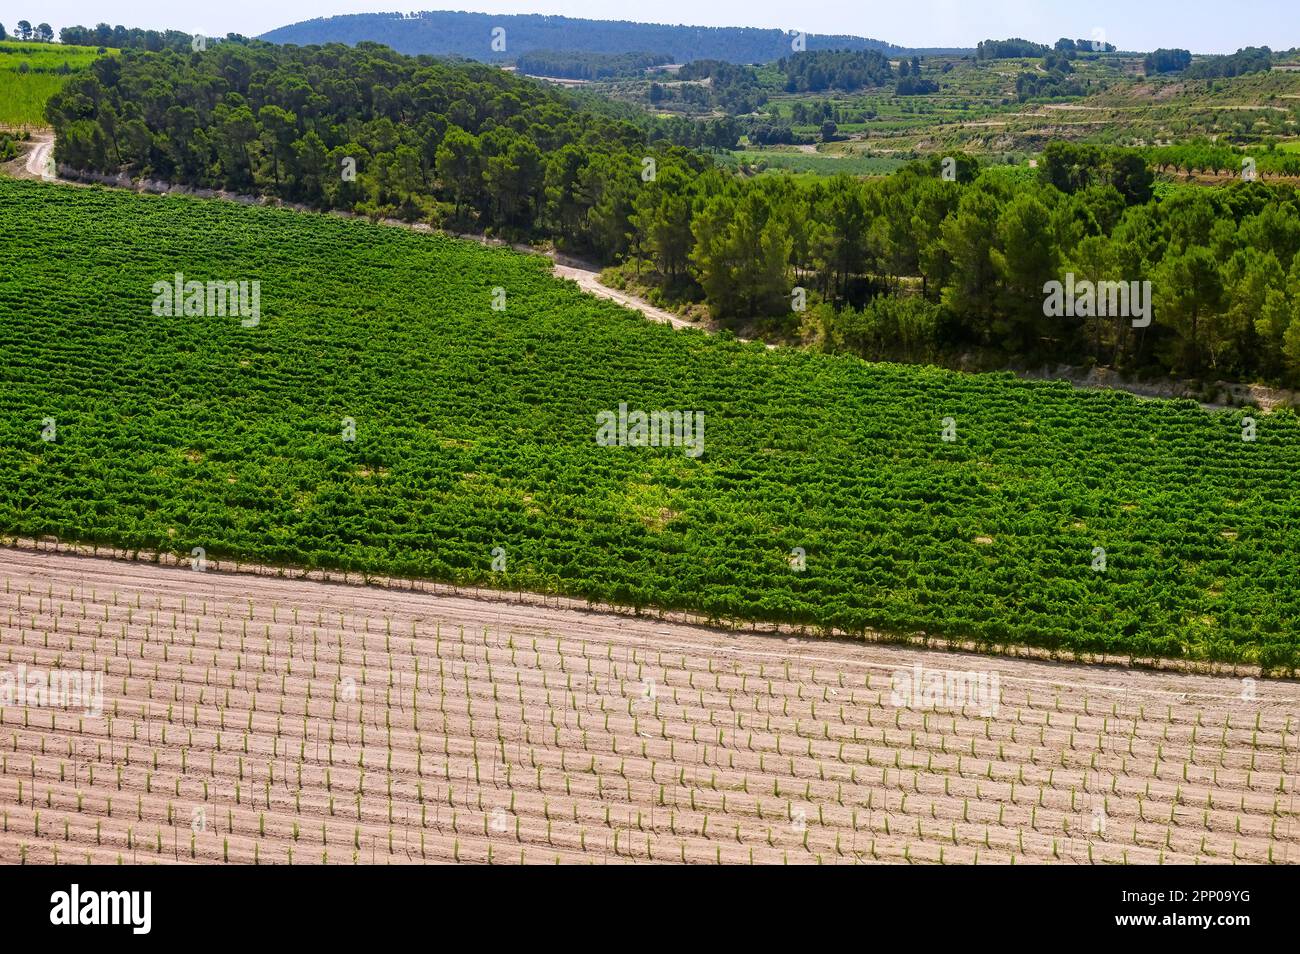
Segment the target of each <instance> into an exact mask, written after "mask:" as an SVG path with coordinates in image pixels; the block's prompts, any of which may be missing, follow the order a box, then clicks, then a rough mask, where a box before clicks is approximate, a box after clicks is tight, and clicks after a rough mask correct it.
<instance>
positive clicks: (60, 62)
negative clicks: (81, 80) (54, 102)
mask: <svg viewBox="0 0 1300 954" xmlns="http://www.w3.org/2000/svg"><path fill="white" fill-rule="evenodd" d="M110 52H114V53H116V52H117V51H116V50H112V51H110ZM101 55H103V54H101V53H99V52H97V51H96V49H95V47H93V46H60V45H59V44H57V43H20V42H17V41H5V42H0V126H44V125H46V122H45V101H46V100H48V99H49V98H50V97H51V96H53V95H54V94H55V93H57V92H58V91H59V90H60V89H62V88H63V84H64V83H66V82H67V81H68V76H69V75H71V74H73V73H78V72H81V71H83V70H85V69H86V68H87V67H89V66H90V64H91V63H93V62H94V61H95V60H97V59H99V57H100V56H101ZM24 65H25V66H26V69H25V70H24V69H23V67H24Z"/></svg>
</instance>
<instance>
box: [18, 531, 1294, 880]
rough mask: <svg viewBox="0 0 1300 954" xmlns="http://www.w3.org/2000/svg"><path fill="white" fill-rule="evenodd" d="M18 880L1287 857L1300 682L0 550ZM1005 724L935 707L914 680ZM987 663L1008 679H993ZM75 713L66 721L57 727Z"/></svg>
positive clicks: (961, 709) (965, 710) (963, 708)
mask: <svg viewBox="0 0 1300 954" xmlns="http://www.w3.org/2000/svg"><path fill="white" fill-rule="evenodd" d="M0 653H3V657H4V659H3V665H4V674H5V675H6V676H7V675H9V674H11V673H14V672H19V673H22V674H23V677H24V678H25V679H27V680H28V681H29V682H30V680H31V678H32V677H31V674H33V673H41V674H45V673H66V672H69V671H75V672H77V673H78V674H84V675H88V676H95V677H97V678H98V679H99V680H100V685H101V690H100V692H101V695H100V696H99V697H97V698H94V699H90V698H85V699H80V700H77V701H78V702H80V703H82V704H80V705H71V704H63V705H54V704H52V703H48V702H47V704H44V705H33V704H28V705H26V706H23V707H18V708H16V707H3V708H0V718H2V719H3V721H2V722H0V743H3V744H0V862H4V863H24V864H49V863H73V864H80V863H102V864H114V863H129V864H152V863H161V864H172V863H185V864H190V863H208V864H264V865H271V864H274V865H284V864H295V865H304V864H311V865H316V864H356V863H367V864H369V863H379V864H388V863H403V864H405V863H416V864H418V863H434V862H463V863H464V862H469V863H480V864H481V863H488V864H551V863H573V862H595V863H626V862H634V861H640V862H647V861H649V862H660V863H688V864H854V863H865V864H870V863H887V862H893V863H913V864H1008V863H1011V864H1023V863H1036V864H1041V863H1075V864H1098V865H1100V864H1239V863H1242V864H1288V863H1294V862H1295V861H1296V860H1297V857H1298V855H1297V852H1298V851H1300V843H1298V842H1300V828H1297V827H1296V825H1295V821H1296V819H1295V811H1294V793H1295V780H1296V769H1297V761H1296V760H1297V756H1298V752H1300V717H1298V716H1297V714H1296V713H1297V708H1298V705H1300V694H1298V693H1297V688H1296V686H1295V684H1294V683H1287V682H1260V683H1258V684H1257V683H1255V682H1254V681H1253V680H1249V679H1245V680H1229V679H1216V678H1209V677H1203V676H1188V675H1170V674H1156V673H1133V672H1124V671H1121V670H1112V669H1106V668H1085V667H1080V666H1060V665H1055V664H1049V663H1045V662H1029V661H1015V660H1009V659H998V660H990V659H987V658H981V657H978V656H971V655H961V654H944V653H932V652H924V651H917V650H905V649H900V648H896V647H888V646H862V645H853V644H846V643H839V642H830V643H828V642H824V641H815V640H798V639H789V640H784V639H775V638H773V637H770V636H767V637H765V636H757V635H735V634H722V633H719V632H717V631H715V630H707V629H702V628H699V627H691V626H685V625H681V624H676V623H666V622H660V621H650V620H628V619H624V618H620V617H617V616H608V615H603V614H596V613H590V612H586V611H575V610H573V609H562V608H554V609H552V608H545V609H541V608H538V607H528V606H519V605H514V604H509V603H504V602H498V601H485V600H476V599H470V598H464V597H460V598H458V597H453V596H449V595H433V594H429V593H424V592H419V591H418V590H417V591H414V592H413V591H410V590H400V589H393V590H380V589H370V588H362V587H357V586H340V585H337V584H326V583H322V582H310V581H286V580H282V579H276V578H274V577H272V576H247V575H244V576H236V575H231V574H227V573H221V572H213V571H209V572H205V573H196V572H194V571H192V570H190V569H187V568H178V567H154V566H146V565H141V564H128V563H123V562H115V561H108V560H103V559H92V558H89V557H81V556H71V555H66V554H53V553H46V552H32V551H25V550H13V549H0ZM936 666H942V667H945V669H944V670H938V672H941V673H945V674H952V673H953V672H954V671H955V672H956V673H958V674H962V675H970V674H975V675H980V676H988V677H989V678H990V680H992V685H993V686H995V687H996V691H995V692H993V693H992V694H990V696H989V697H988V699H987V702H988V705H987V706H984V705H968V704H962V705H960V706H939V705H928V704H925V705H915V704H913V699H912V696H911V695H910V694H909V693H908V692H906V691H903V690H902V689H901V688H900V687H901V686H902V685H903V684H904V683H903V682H902V681H901V680H905V679H907V678H909V677H910V676H911V674H914V673H917V672H919V671H921V670H923V669H924V670H928V671H930V672H932V673H933V672H935V671H936V670H934V669H933V668H932V667H936ZM990 667H992V672H991V673H990V672H989V669H990ZM62 701H63V702H65V703H67V702H70V701H71V700H62Z"/></svg>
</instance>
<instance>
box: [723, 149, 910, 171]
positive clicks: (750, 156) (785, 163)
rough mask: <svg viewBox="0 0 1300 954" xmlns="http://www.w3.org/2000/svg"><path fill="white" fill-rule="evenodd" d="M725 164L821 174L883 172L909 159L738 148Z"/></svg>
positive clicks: (725, 158)
mask: <svg viewBox="0 0 1300 954" xmlns="http://www.w3.org/2000/svg"><path fill="white" fill-rule="evenodd" d="M722 162H723V164H725V165H743V166H747V167H750V168H753V169H756V170H758V171H761V172H766V171H769V170H776V171H783V172H795V173H816V174H818V175H826V176H833V175H839V174H841V173H842V174H844V175H850V176H883V175H888V174H889V173H891V172H894V171H896V170H898V169H900V168H902V167H903V166H904V165H906V162H905V161H904V160H902V159H893V158H887V157H879V156H856V155H848V154H844V153H804V152H794V151H783V150H778V149H738V150H736V151H735V152H731V153H727V154H725V156H724V157H723V159H722Z"/></svg>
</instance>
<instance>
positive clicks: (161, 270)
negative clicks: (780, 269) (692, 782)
mask: <svg viewBox="0 0 1300 954" xmlns="http://www.w3.org/2000/svg"><path fill="white" fill-rule="evenodd" d="M176 273H183V274H184V276H185V277H186V279H187V280H188V279H194V280H198V281H203V282H207V281H217V282H221V281H235V280H239V281H258V282H260V287H261V315H260V322H259V323H257V324H256V325H255V326H249V327H246V326H245V324H244V323H242V322H241V321H240V319H239V318H238V317H174V318H169V317H159V316H158V314H157V313H156V309H155V308H154V304H155V302H154V299H155V296H156V294H157V293H156V292H155V291H154V285H155V283H158V282H160V281H161V282H163V283H164V284H165V285H168V284H170V282H171V281H172V277H173V275H174V274H176ZM0 274H3V275H4V276H5V282H4V283H3V285H0V353H3V354H4V355H5V361H4V362H3V365H0V532H3V533H6V534H12V535H24V536H39V535H54V536H57V537H59V538H62V539H66V540H79V541H83V542H88V543H97V544H108V543H112V544H116V545H120V546H123V547H126V548H129V549H132V550H135V549H140V550H164V551H168V552H172V553H176V554H180V555H182V556H183V557H185V558H186V559H189V558H190V556H191V554H193V553H195V551H196V548H197V549H201V551H202V552H203V553H205V554H206V555H207V556H209V557H212V558H219V557H225V556H238V557H239V558H241V559H245V560H249V561H254V562H261V563H268V564H289V565H298V566H305V567H336V568H342V569H346V570H351V571H355V572H359V573H373V574H393V575H400V576H409V577H415V578H423V579H435V580H445V581H454V582H457V583H462V584H471V583H472V584H477V585H486V586H490V587H494V588H499V589H503V590H531V591H536V592H542V593H552V594H564V595H568V596H572V597H576V598H579V599H589V600H593V601H600V602H607V603H612V604H616V605H619V606H622V607H628V608H649V607H660V608H665V609H682V610H689V611H692V612H694V613H697V614H701V615H702V616H704V617H707V618H715V619H739V618H758V619H763V620H769V621H777V622H783V623H788V624H792V625H793V626H795V627H801V626H802V627H807V628H808V631H809V632H810V633H811V632H820V631H825V630H830V629H838V630H841V631H845V632H848V633H852V634H861V633H864V632H867V631H881V632H883V633H885V634H888V635H892V636H906V635H910V634H914V633H919V632H923V633H928V634H933V635H936V636H941V637H948V638H951V639H955V640H967V641H973V642H975V643H978V644H980V645H981V646H986V647H987V646H990V645H998V646H1005V645H1008V644H1026V645H1033V646H1038V647H1044V648H1047V649H1051V650H1062V651H1069V652H1075V653H1091V652H1105V653H1113V654H1129V655H1136V656H1165V657H1186V658H1191V659H1201V660H1233V661H1243V662H1248V663H1256V664H1260V665H1263V666H1265V667H1280V668H1284V669H1285V668H1291V667H1294V666H1295V665H1296V662H1297V655H1298V651H1297V639H1296V635H1295V634H1296V633H1297V632H1300V588H1298V587H1297V586H1296V582H1295V581H1296V580H1297V579H1298V578H1300V555H1298V551H1297V548H1296V545H1295V533H1296V527H1297V518H1298V517H1300V468H1297V462H1300V428H1298V427H1297V423H1296V420H1295V418H1294V416H1292V415H1291V414H1289V413H1275V414H1269V415H1265V414H1261V413H1256V412H1246V411H1220V412H1209V411H1206V410H1203V409H1202V408H1200V407H1199V406H1197V405H1196V404H1194V403H1191V402H1154V401H1143V400H1139V399H1136V398H1133V397H1131V396H1128V395H1124V394H1117V393H1111V392H1089V391H1078V390H1075V389H1073V388H1071V387H1070V386H1068V385H1066V384H1061V383H1042V382H1022V381H1017V380H1015V379H1014V378H1012V377H1011V376H1010V375H962V374H958V373H952V372H947V371H940V370H936V369H928V368H918V367H903V366H890V365H872V364H868V363H864V362H862V361H860V360H858V359H855V358H849V357H830V356H824V355H817V354H811V353H806V352H796V351H785V350H770V349H766V348H764V347H762V346H761V345H757V344H745V343H741V342H738V341H735V340H730V339H728V338H727V337H725V336H722V337H716V338H715V337H709V336H707V335H705V334H703V333H699V332H693V331H684V332H679V331H674V330H672V329H670V328H668V327H664V326H660V325H656V324H652V323H648V322H644V321H642V320H640V319H639V318H638V317H637V316H636V315H635V314H634V313H632V312H629V311H626V310H624V309H621V308H619V307H618V306H615V305H613V304H610V303H608V302H602V301H598V300H594V299H592V298H589V297H587V296H585V295H584V294H583V293H582V292H581V291H579V290H578V289H577V288H576V287H575V286H573V285H570V284H566V283H563V282H558V281H556V280H554V279H553V278H552V277H551V276H550V274H549V263H548V262H547V261H546V260H545V259H543V258H541V257H538V256H529V255H525V254H521V253H516V252H513V251H510V250H504V249H493V248H485V247H483V246H480V245H478V244H475V243H471V242H458V241H455V240H452V239H449V238H445V237H441V236H437V235H428V234H418V233H415V232H412V231H409V230H405V229H398V228H391V227H384V226H375V225H369V224H366V223H363V222H359V221H355V220H345V219H341V218H336V217H330V216H309V215H303V214H300V213H295V212H291V211H283V210H275V209H268V208H260V207H245V206H240V205H237V204H234V203H222V202H210V201H202V200H198V199H190V198H183V197H147V196H139V195H135V194H131V193H125V192H115V191H106V190H100V189H90V188H69V187H62V186H47V185H42V184H38V183H25V182H9V181H3V182H0ZM498 306H499V307H498ZM620 404H627V405H628V406H630V407H632V408H642V409H645V410H648V411H649V410H659V409H663V410H668V411H681V412H686V413H692V412H694V413H702V414H703V419H704V420H705V421H706V427H705V431H704V444H703V449H704V453H703V455H702V456H699V457H693V456H690V455H689V454H687V453H684V452H683V450H682V448H680V447H626V446H625V447H605V446H600V445H599V444H598V443H597V441H596V439H595V437H596V421H597V415H598V414H600V413H601V412H603V411H610V410H615V409H618V408H619V406H620ZM1247 418H1250V419H1249V420H1248V419H1247ZM349 422H350V423H349ZM349 428H351V434H352V436H354V438H355V439H349ZM60 598H62V597H60ZM24 599H25V600H26V599H27V597H24ZM24 605H26V603H24ZM98 611H99V610H98V608H97V609H96V612H98ZM155 612H157V610H156V608H155ZM110 616H112V613H110ZM112 622H113V620H112V619H110V620H109V622H108V623H105V631H106V635H105V636H104V637H103V638H104V639H107V638H108V633H109V632H111V627H110V626H109V623H112ZM84 625H86V624H83V627H84ZM119 625H120V624H119ZM177 625H178V626H179V625H180V624H179V623H178V624H177ZM227 625H230V624H227ZM250 625H251V624H250ZM27 638H31V637H30V636H29V637H27ZM96 638H100V637H99V636H98V634H96ZM175 638H176V639H177V640H178V641H180V640H182V639H183V640H184V641H185V642H186V643H188V642H189V638H190V637H189V636H188V635H187V631H186V630H185V629H184V628H181V629H179V630H178V631H177V632H176V634H175ZM204 638H208V639H210V638H213V637H212V635H211V634H210V633H206V631H205V636H204ZM231 638H233V637H231ZM476 638H477V637H476ZM151 645H152V644H151ZM187 651H188V647H187ZM133 665H135V664H134V663H133ZM246 665H247V663H246ZM114 678H117V677H116V675H115V676H114ZM223 690H224V687H223ZM232 691H233V689H232ZM206 698H207V701H208V702H209V703H211V693H209V694H208V696H207V697H206ZM158 704H160V703H158V702H157V701H155V705H158ZM187 708H188V706H187ZM286 730H287V720H286ZM132 748H133V749H134V748H135V746H134V745H133V746H132ZM11 758H12V757H11ZM6 771H7V772H12V771H13V768H12V764H11V767H10V769H8V770H6ZM259 771H260V769H259ZM10 777H12V776H10ZM259 777H260V776H259ZM43 794H44V793H43V792H41V795H42V796H43Z"/></svg>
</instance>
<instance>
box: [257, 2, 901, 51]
mask: <svg viewBox="0 0 1300 954" xmlns="http://www.w3.org/2000/svg"><path fill="white" fill-rule="evenodd" d="M497 28H500V29H504V30H505V35H504V43H503V44H498V46H499V47H501V48H494V46H493V32H492V31H493V30H494V29H497ZM260 39H263V40H269V41H271V42H273V43H295V44H298V45H300V46H305V45H308V44H324V43H348V44H356V43H360V42H363V41H366V40H373V41H375V42H378V43H383V44H385V45H387V46H391V47H392V48H393V49H394V50H397V51H398V52H399V53H407V54H418V53H430V54H437V55H447V54H451V55H456V56H464V57H467V58H469V59H475V60H484V61H506V60H512V59H514V57H516V56H518V55H519V54H521V53H530V52H532V51H534V50H563V51H583V52H589V53H640V52H650V53H663V54H667V55H668V56H670V57H672V59H673V60H674V61H676V62H679V63H684V62H687V61H689V60H695V59H715V60H726V61H727V62H730V63H767V62H770V61H771V60H776V59H780V58H781V57H782V56H785V55H787V54H788V53H790V52H791V46H790V40H791V37H790V35H789V34H787V33H785V32H783V31H781V30H774V29H773V30H762V29H757V28H754V27H699V26H683V25H676V26H669V25H666V24H658V23H634V22H631V21H626V20H617V21H615V20H583V19H573V18H570V17H559V16H542V15H539V14H524V15H519V16H501V15H496V14H488V13H459V12H451V11H435V12H428V13H420V14H417V15H416V16H414V17H411V16H404V15H402V14H400V13H356V14H347V15H344V16H337V17H320V18H317V19H314V20H305V21H303V22H301V23H294V24H290V25H289V26H283V27H279V28H277V29H275V30H271V31H270V32H269V33H265V34H263V35H262V36H261V37H260ZM807 41H808V48H809V49H813V50H817V49H820V50H831V49H835V50H880V51H882V52H890V53H902V52H903V49H902V48H901V47H897V46H894V45H893V44H891V43H886V42H884V41H882V40H873V39H869V38H867V37H858V36H818V35H809V36H808V38H807Z"/></svg>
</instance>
